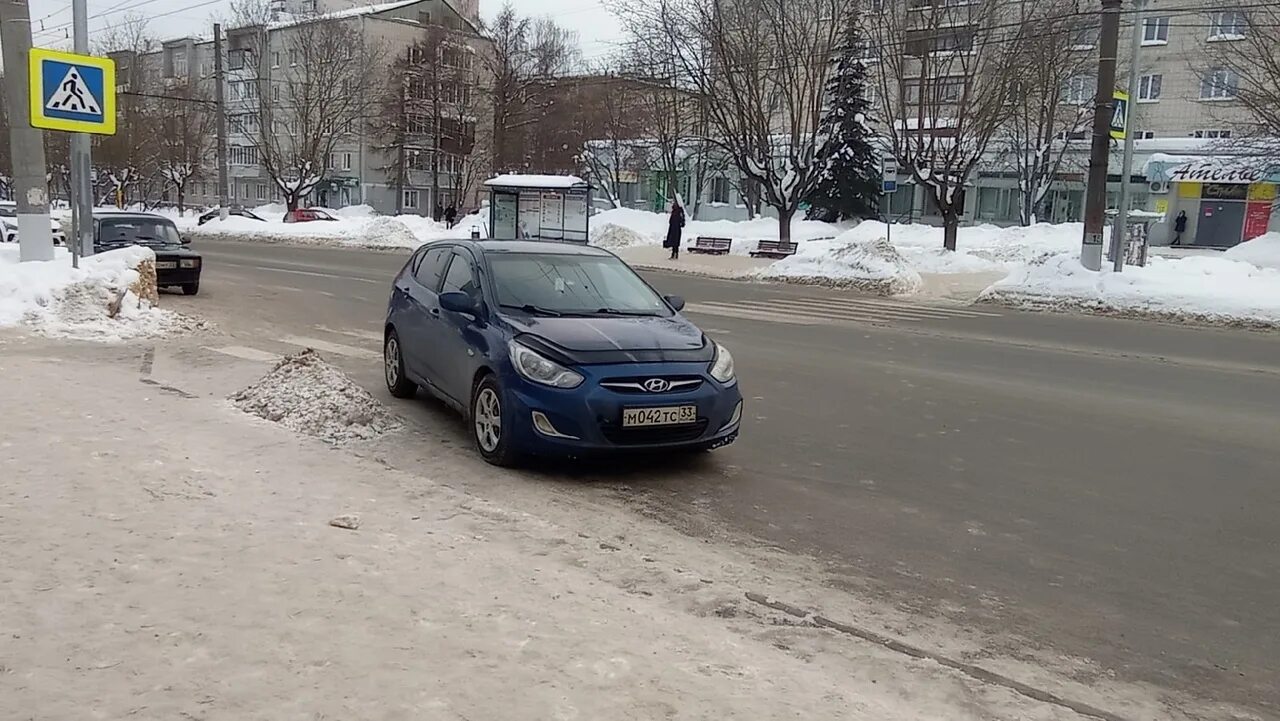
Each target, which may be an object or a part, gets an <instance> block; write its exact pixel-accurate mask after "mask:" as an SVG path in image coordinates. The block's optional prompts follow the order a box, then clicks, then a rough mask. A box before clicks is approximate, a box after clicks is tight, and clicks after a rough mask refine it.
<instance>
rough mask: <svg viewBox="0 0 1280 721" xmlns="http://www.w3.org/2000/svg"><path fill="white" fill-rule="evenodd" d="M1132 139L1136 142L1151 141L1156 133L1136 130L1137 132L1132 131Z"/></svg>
mask: <svg viewBox="0 0 1280 721" xmlns="http://www.w3.org/2000/svg"><path fill="white" fill-rule="evenodd" d="M1133 137H1134V138H1135V139H1137V140H1151V139H1152V138H1154V137H1156V131H1154V130H1137V131H1134V135H1133Z"/></svg>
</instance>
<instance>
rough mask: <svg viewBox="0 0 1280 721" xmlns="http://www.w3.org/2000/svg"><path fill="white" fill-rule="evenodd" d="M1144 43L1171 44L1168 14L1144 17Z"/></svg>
mask: <svg viewBox="0 0 1280 721" xmlns="http://www.w3.org/2000/svg"><path fill="white" fill-rule="evenodd" d="M1142 44H1143V45H1168V44H1169V18H1168V16H1165V17H1160V18H1143V19H1142Z"/></svg>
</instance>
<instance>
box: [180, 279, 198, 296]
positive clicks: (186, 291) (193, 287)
mask: <svg viewBox="0 0 1280 721" xmlns="http://www.w3.org/2000/svg"><path fill="white" fill-rule="evenodd" d="M199 292H200V281H198V280H197V281H196V282H194V283H186V284H184V285H183V286H182V294H183V295H196V294H198V293H199Z"/></svg>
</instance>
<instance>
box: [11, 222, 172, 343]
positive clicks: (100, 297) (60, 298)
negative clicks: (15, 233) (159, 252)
mask: <svg viewBox="0 0 1280 721" xmlns="http://www.w3.org/2000/svg"><path fill="white" fill-rule="evenodd" d="M54 253H55V255H54V259H53V260H51V261H48V262H37V263H19V262H18V248H17V247H16V246H15V247H0V327H3V326H15V325H26V326H29V327H30V328H32V329H33V330H35V331H37V332H40V333H43V334H45V335H50V336H58V337H69V338H83V339H87V340H101V341H113V340H124V339H128V338H137V337H140V336H149V335H156V334H159V333H163V332H167V331H170V330H174V329H176V328H177V327H178V326H179V325H181V321H182V318H181V317H180V316H178V315H176V314H174V313H170V312H168V311H163V310H160V309H159V308H156V307H154V305H153V301H154V299H155V295H154V293H155V267H154V265H152V264H153V263H154V262H155V253H153V252H152V251H151V250H149V249H146V248H140V247H137V246H134V247H130V248H123V249H121V250H113V251H110V252H107V253H100V254H98V255H94V256H91V257H88V258H84V259H82V260H81V261H80V267H79V268H78V269H77V268H72V267H71V256H70V254H69V253H67V251H66V250H65V249H63V248H56V249H55V250H54Z"/></svg>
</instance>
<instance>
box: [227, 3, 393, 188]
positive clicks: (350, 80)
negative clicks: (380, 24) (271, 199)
mask: <svg viewBox="0 0 1280 721" xmlns="http://www.w3.org/2000/svg"><path fill="white" fill-rule="evenodd" d="M246 67H247V68H249V69H250V71H251V72H252V73H253V75H254V76H255V77H256V78H257V79H258V81H257V92H258V107H259V108H260V112H261V122H259V123H258V124H257V127H256V128H255V129H254V132H252V133H251V134H250V137H251V139H252V140H253V143H254V145H255V146H257V149H258V158H259V162H261V164H262V167H263V168H264V169H265V170H266V172H267V175H269V176H270V177H271V179H272V181H273V182H275V184H276V186H277V187H278V188H279V189H280V192H281V194H282V195H283V197H284V201H285V204H286V205H287V206H288V208H289V209H290V210H294V209H296V208H297V207H298V204H299V202H300V201H301V200H302V199H303V198H305V197H307V196H308V195H310V194H311V192H312V191H313V190H315V188H316V186H318V185H319V184H320V182H321V181H322V180H323V179H324V176H325V173H326V172H328V170H329V159H330V156H331V154H332V153H333V150H334V148H335V146H337V144H338V143H339V142H340V141H341V140H342V138H343V137H344V136H346V135H348V134H350V133H354V132H356V129H357V127H358V126H359V125H362V124H363V123H364V122H365V118H366V117H367V116H368V115H369V114H371V113H372V112H373V111H374V109H375V108H376V107H377V106H378V103H379V100H380V98H379V97H378V89H379V88H381V87H382V82H381V78H382V77H383V76H384V74H385V72H386V67H385V65H384V63H383V52H382V50H381V48H380V47H379V46H375V45H372V44H370V43H366V42H365V41H364V38H363V37H362V35H361V33H360V30H359V25H358V24H356V23H352V22H349V21H343V20H336V19H318V18H304V19H301V20H298V21H296V22H293V23H291V24H286V25H277V26H273V27H270V28H269V30H268V33H267V47H266V48H265V49H264V50H263V51H262V52H257V53H251V54H247V55H246Z"/></svg>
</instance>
